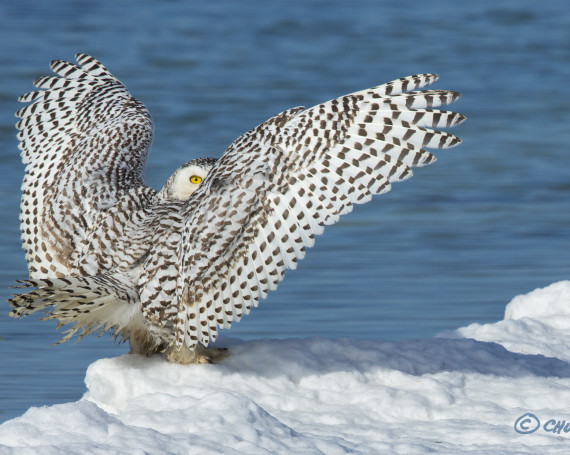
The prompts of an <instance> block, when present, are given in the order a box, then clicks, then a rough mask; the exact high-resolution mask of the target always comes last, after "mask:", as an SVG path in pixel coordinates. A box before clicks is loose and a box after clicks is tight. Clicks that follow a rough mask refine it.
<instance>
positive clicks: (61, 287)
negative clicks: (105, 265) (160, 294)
mask: <svg viewBox="0 0 570 455" xmlns="http://www.w3.org/2000/svg"><path fill="white" fill-rule="evenodd" d="M31 287H33V288H36V289H34V290H32V291H29V292H27V293H23V294H16V295H14V296H12V298H11V299H9V300H8V302H9V303H10V306H11V307H12V308H13V310H12V311H11V312H10V316H11V317H14V318H19V317H23V316H28V315H29V314H32V313H35V312H36V311H43V312H44V313H46V316H45V317H44V318H42V320H46V319H57V321H58V325H57V328H60V327H62V326H65V325H67V324H73V325H72V326H71V327H70V328H68V329H67V330H66V331H65V335H64V337H63V338H62V339H61V340H59V341H58V343H63V342H64V341H67V340H68V339H69V338H71V337H72V336H73V335H75V334H76V333H78V334H79V339H81V338H83V337H84V336H85V335H88V334H90V333H93V332H99V333H100V334H102V333H104V332H106V331H108V330H111V331H113V334H114V336H115V338H117V337H118V336H121V338H120V341H124V339H125V338H126V336H125V334H124V333H123V330H124V329H125V327H127V326H129V325H131V324H132V322H133V318H136V315H137V313H138V314H140V301H139V296H138V294H137V293H136V292H135V290H134V289H133V287H132V285H129V283H128V277H126V276H122V275H120V274H114V275H100V276H88V277H67V278H49V279H47V278H46V279H31V280H26V281H18V285H17V286H16V288H31Z"/></svg>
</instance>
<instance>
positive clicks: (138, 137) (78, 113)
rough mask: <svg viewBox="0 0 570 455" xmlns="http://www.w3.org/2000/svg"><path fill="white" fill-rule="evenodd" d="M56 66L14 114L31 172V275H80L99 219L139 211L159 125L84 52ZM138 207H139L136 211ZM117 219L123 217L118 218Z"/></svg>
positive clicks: (25, 186)
mask: <svg viewBox="0 0 570 455" xmlns="http://www.w3.org/2000/svg"><path fill="white" fill-rule="evenodd" d="M77 62H78V64H79V66H78V65H75V64H72V63H68V62H64V61H61V60H56V61H53V62H52V63H51V65H50V68H51V69H52V71H54V72H55V73H56V75H57V76H53V77H41V78H38V79H36V80H35V81H34V85H35V86H36V87H37V88H39V89H41V90H38V91H35V92H30V93H27V94H25V95H23V96H21V97H20V98H19V100H20V101H22V102H26V103H31V104H28V105H27V106H26V107H24V108H22V109H20V110H19V111H18V112H17V113H16V116H17V117H20V121H19V122H18V123H17V124H16V127H17V128H18V130H19V133H18V139H19V140H20V144H19V147H20V149H21V150H22V161H23V162H24V164H25V165H26V173H25V177H24V181H23V183H22V201H21V210H20V226H21V233H22V244H23V247H24V250H25V251H26V259H27V261H28V268H29V272H30V276H31V277H33V278H46V277H52V276H59V277H63V276H67V275H70V274H75V273H77V270H76V266H77V261H78V257H77V256H78V254H77V253H78V251H80V248H79V244H80V243H81V242H82V241H83V240H84V239H85V238H86V237H87V236H88V235H89V231H90V230H91V229H92V228H93V227H94V226H95V224H96V221H97V219H98V218H99V217H100V216H101V213H102V212H104V211H106V210H107V209H109V208H111V207H114V206H115V205H116V204H118V203H122V204H129V203H130V204H131V210H132V209H134V208H133V207H132V206H133V205H135V206H136V205H139V206H140V205H141V203H142V202H143V201H147V200H148V199H149V198H152V197H153V195H154V194H155V193H156V191H154V190H152V189H151V188H148V187H147V186H146V185H144V182H143V172H144V165H145V162H146V156H147V154H148V151H149V149H150V145H151V142H152V133H153V124H152V120H151V118H150V115H149V114H148V111H147V110H146V108H145V107H144V105H142V103H140V102H139V101H137V100H135V99H134V98H133V97H132V96H131V95H130V93H129V92H128V91H127V89H126V88H125V87H124V85H123V84H122V83H121V82H119V81H118V80H117V79H116V78H115V77H114V76H113V75H112V74H111V73H110V72H109V71H108V70H107V69H106V68H105V67H104V66H103V65H102V64H101V63H99V62H98V61H97V60H95V59H94V58H92V57H90V56H87V55H85V54H78V55H77ZM138 208H139V209H140V207H138ZM115 214H116V215H118V214H119V212H116V213H115Z"/></svg>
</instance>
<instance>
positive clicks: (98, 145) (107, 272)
mask: <svg viewBox="0 0 570 455" xmlns="http://www.w3.org/2000/svg"><path fill="white" fill-rule="evenodd" d="M78 62H79V63H80V66H76V65H72V64H69V63H68V64H64V63H56V64H53V65H52V68H54V69H55V70H56V72H58V74H59V75H60V77H59V78H52V79H46V80H41V81H40V83H39V86H40V87H43V88H45V90H44V91H42V92H39V94H37V93H38V92H35V93H32V94H28V95H25V96H24V97H23V100H24V101H28V102H32V104H31V105H29V106H28V107H27V108H24V109H23V110H22V111H20V112H19V114H18V115H19V116H20V117H22V120H21V122H20V123H19V126H18V127H19V129H20V140H21V141H22V142H21V146H22V150H23V159H24V162H25V163H27V174H26V178H25V180H24V186H23V191H24V196H23V202H22V211H23V212H22V213H23V215H22V230H23V240H24V245H25V247H26V251H27V258H28V261H29V263H30V264H31V265H30V272H31V275H32V277H33V278H40V279H35V280H32V281H29V282H26V283H25V284H27V285H30V286H35V287H36V288H37V290H35V291H31V292H30V293H28V294H20V295H18V296H15V297H14V298H13V299H12V300H11V304H12V306H13V307H14V308H15V309H14V310H13V312H12V315H14V316H20V315H25V314H28V313H30V312H32V311H35V310H37V309H42V310H46V309H47V307H50V306H51V308H53V310H52V313H48V314H51V315H52V316H53V317H56V318H58V319H59V320H60V321H61V322H63V321H65V323H67V322H71V320H74V321H76V320H78V319H81V318H82V317H83V316H80V315H82V314H84V313H83V311H84V310H85V311H86V312H87V313H96V314H98V315H99V316H93V315H90V316H89V317H88V318H83V319H81V321H80V322H79V323H78V324H77V326H76V327H80V328H81V327H82V330H83V331H84V332H85V331H86V332H87V333H89V332H90V331H92V330H91V328H92V327H99V328H103V329H113V330H115V331H116V333H118V332H120V333H122V334H123V336H126V337H129V336H131V334H132V332H133V330H134V329H132V327H133V326H135V325H136V327H137V329H136V330H138V331H140V330H143V331H147V332H148V337H149V338H150V339H155V342H154V343H151V344H154V345H159V344H161V345H165V344H166V345H169V346H170V347H174V348H176V349H183V348H184V349H189V350H194V349H196V348H197V347H200V346H207V345H208V344H209V343H210V342H211V341H213V340H215V339H216V337H217V335H218V331H219V330H220V329H223V328H228V327H230V326H231V325H232V324H233V323H234V322H235V321H239V320H240V319H241V318H242V317H243V316H244V315H246V314H248V313H249V312H250V311H251V309H252V308H253V307H255V306H257V305H258V303H259V301H260V300H261V299H263V298H265V297H266V296H267V295H268V292H269V291H271V290H274V289H276V288H277V286H278V284H279V282H280V281H281V280H282V279H283V277H284V274H285V271H286V270H288V269H295V268H296V265H297V262H298V261H299V260H301V259H303V257H304V256H305V254H306V250H307V248H310V247H311V246H313V244H314V242H315V237H316V236H317V235H320V234H322V233H323V231H324V227H325V226H327V225H330V224H334V223H335V222H336V221H338V219H339V217H340V216H341V215H344V214H346V213H349V212H350V211H351V210H352V209H353V207H354V205H355V204H362V203H365V202H367V201H369V200H370V199H371V198H372V196H373V195H376V194H382V193H385V192H387V191H389V190H390V189H391V186H392V184H393V183H395V182H399V181H403V180H405V179H407V178H409V177H410V176H411V175H412V168H413V167H419V166H425V165H428V164H431V163H432V162H433V161H435V157H434V155H432V153H430V152H429V151H427V150H426V149H428V148H432V149H433V148H449V147H453V146H455V145H457V144H459V143H460V142H461V141H460V140H459V139H458V138H457V137H456V136H454V135H452V134H450V133H447V132H444V131H440V130H439V129H440V128H448V127H453V126H455V125H458V124H459V123H461V122H462V121H463V120H464V117H463V116H462V115H461V114H457V113H454V112H450V111H445V110H441V109H438V108H439V107H440V106H444V105H447V104H450V103H452V102H454V101H455V100H456V99H457V98H458V97H459V94H458V93H457V92H453V91H446V90H426V89H424V87H426V86H427V85H429V84H432V83H433V82H435V81H436V80H437V79H438V76H437V75H434V74H420V75H415V76H409V77H405V78H401V79H398V80H395V81H392V82H389V83H387V84H383V85H380V86H377V87H373V88H370V89H367V90H363V91H359V92H355V93H352V94H349V95H345V96H342V97H340V98H336V99H333V100H331V101H328V102H326V103H322V104H319V105H317V106H314V107H312V108H310V109H305V108H303V107H297V108H294V109H290V110H287V111H285V112H283V113H281V114H278V115H276V116H275V117H273V118H271V119H269V120H268V121H267V122H265V123H263V124H261V125H259V126H258V127H256V128H254V129H252V130H251V131H249V132H247V133H245V134H244V135H242V136H241V137H239V138H238V139H236V141H234V143H233V144H231V145H230V146H229V147H228V149H227V150H226V151H225V152H224V153H223V154H222V156H221V158H220V159H219V160H218V161H217V162H216V163H215V164H214V165H213V167H211V169H210V170H209V172H208V174H207V176H206V178H205V179H204V180H203V182H202V183H201V185H200V187H199V188H198V189H197V190H196V191H195V192H194V193H192V195H191V196H190V197H189V199H187V200H182V201H172V200H167V199H165V198H164V194H166V193H167V192H166V191H165V189H163V190H162V191H161V192H159V193H157V192H155V191H154V190H152V189H150V188H148V187H146V186H145V185H144V182H143V179H142V170H143V168H144V163H145V161H146V156H147V153H148V149H149V147H150V142H151V140H152V122H151V121H150V116H149V115H148V113H147V112H146V109H144V106H142V104H141V103H140V102H138V101H136V100H134V99H133V98H132V97H131V96H130V94H129V93H128V92H127V90H126V89H125V88H124V86H123V85H122V84H121V83H120V82H118V81H117V80H116V79H115V78H114V77H113V76H112V75H111V74H110V73H109V72H108V71H107V70H106V69H105V68H104V67H103V66H102V65H101V64H100V63H99V62H97V61H96V60H95V59H93V58H92V57H88V56H85V55H83V54H80V55H79V57H78ZM57 99H62V100H65V102H63V103H61V104H62V105H63V107H62V108H61V109H58V108H57V107H55V105H54V104H53V103H58V101H53V100H57ZM67 104H71V105H73V107H71V108H68V106H67ZM44 105H45V106H47V107H45V108H44V107H43V106H44ZM34 106H36V107H35V108H33V107H34ZM26 109H27V110H26ZM114 109H118V111H115V110H114ZM36 111H37V112H36ZM71 111H76V113H75V114H74V113H73V112H71ZM78 112H83V113H79V114H78ZM38 113H39V114H38ZM48 113H49V114H48ZM52 113H53V114H54V115H55V117H56V118H57V119H58V120H57V121H58V122H63V124H64V125H65V127H64V129H63V130H64V132H65V133H64V134H61V133H58V131H60V128H59V126H58V125H59V123H58V124H52V123H49V124H45V123H42V122H44V121H45V118H44V117H45V115H51V114H52ZM37 115H40V117H41V116H44V117H41V118H40V119H36V118H35V117H34V116H37ZM51 121H52V120H48V122H51ZM53 121H54V122H55V121H56V120H53ZM39 125H44V126H43V127H42V128H43V129H47V137H48V138H49V140H50V141H55V142H54V143H55V144H56V145H57V147H58V148H57V150H52V149H50V148H49V146H48V145H47V144H48V142H49V141H48V142H46V141H47V139H46V140H44V139H42V137H44V136H42V134H41V132H40V130H41V129H42V128H40V126H39ZM46 125H51V126H46ZM65 128H67V129H65ZM52 129H53V130H54V131H52ZM79 145H80V146H79ZM44 155H46V157H45V158H41V157H42V156H44ZM41 160H46V162H49V163H51V165H50V166H49V169H48V170H46V169H45V166H40V165H38V164H37V163H38V162H40V161H41ZM209 166H211V164H210V165H209ZM73 168H76V169H80V170H81V172H77V171H74V170H73ZM171 179H172V178H171ZM171 179H169V182H170V181H171ZM167 184H168V182H167ZM165 188H166V186H165ZM86 189H89V190H90V191H91V192H89V191H88V194H89V196H88V197H87V198H86V200H84V201H83V200H78V196H77V195H78V194H85V191H86ZM34 191H35V192H34ZM60 195H62V196H60ZM62 207H66V208H65V210H67V211H68V212H69V213H66V214H65V217H63V218H62V217H61V216H59V214H58V213H55V212H57V210H62ZM46 208H49V210H53V211H55V212H54V213H52V212H48V215H47V220H46V221H45V222H42V221H41V219H40V218H39V215H38V213H44V214H46ZM30 210H31V211H30ZM34 210H35V211H34ZM28 212H30V213H28ZM62 213H63V211H62ZM65 220H71V221H67V222H66V221H65ZM60 223H62V224H61V225H60ZM66 223H67V224H66ZM26 229H29V230H30V232H27V231H26ZM24 233H25V234H24ZM58 248H59V250H61V252H62V253H61V254H60V253H59V250H58ZM42 250H47V251H48V252H50V255H51V257H50V258H49V259H47V256H45V255H44V256H42V255H41V254H40V253H38V251H42ZM52 252H54V253H52ZM64 253H65V254H64ZM35 255H37V256H38V258H39V260H37V258H36V257H35ZM54 258H55V259H54ZM54 264H55V265H54ZM52 266H53V267H55V268H52ZM46 275H47V277H46ZM68 275H75V276H76V277H77V278H73V279H76V280H80V281H79V282H72V284H66V282H64V281H58V282H57V283H59V284H58V285H57V286H54V285H53V284H50V283H52V282H53V278H52V277H59V279H60V280H70V279H71V278H69V277H67V276H68ZM62 276H66V278H62ZM48 279H49V280H51V281H49V282H48ZM81 280H84V281H81ZM101 280H102V281H101ZM108 280H111V281H108ZM107 282H110V283H114V284H112V285H109V289H108V291H107V293H106V294H105V291H104V290H105V288H106V286H107V284H106V283H107ZM116 283H120V286H119V287H118V288H117V286H118V285H117V284H116ZM113 286H115V287H113ZM65 289H67V291H65ZM117 289H119V290H117ZM89 290H90V291H92V293H93V294H95V295H96V296H94V295H92V294H89V292H88V291H89ZM84 295H86V296H88V297H86V298H84V297H83V296H84ZM103 295H105V296H104V297H102V296H103ZM70 296H73V298H75V299H76V300H75V301H76V304H74V303H73V299H72V298H70ZM102 301H104V302H105V304H104V305H103V308H106V306H113V307H114V308H119V307H120V308H123V310H121V311H122V313H121V314H122V315H123V316H121V317H118V316H117V312H114V311H110V310H109V311H107V310H97V311H91V309H90V307H89V306H90V305H94V304H93V303H92V302H99V303H100V302H102ZM111 302H112V303H111ZM73 308H78V309H81V311H77V313H78V315H77V316H76V317H73V316H70V314H72V312H73ZM92 308H95V307H92ZM133 308H134V309H133ZM63 310H65V311H63ZM48 311H49V310H48ZM64 313H65V315H64ZM125 314H126V315H128V316H124V315H125ZM113 318H116V319H117V320H116V321H114V320H113ZM125 318H126V319H127V320H128V319H129V318H131V319H132V321H135V320H136V323H135V322H133V323H132V324H129V323H128V322H127V323H124V321H125ZM93 321H98V322H97V323H95V322H93ZM141 321H143V322H141ZM97 324H99V325H97ZM125 334H126V335H125ZM131 340H132V336H131Z"/></svg>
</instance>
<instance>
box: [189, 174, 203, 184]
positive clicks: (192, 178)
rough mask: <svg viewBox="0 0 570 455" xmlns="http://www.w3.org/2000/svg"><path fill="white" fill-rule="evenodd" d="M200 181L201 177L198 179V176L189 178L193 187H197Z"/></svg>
mask: <svg viewBox="0 0 570 455" xmlns="http://www.w3.org/2000/svg"><path fill="white" fill-rule="evenodd" d="M201 181H202V177H200V176H198V175H193V176H192V177H190V183H193V184H194V185H197V184H198V183H200V182H201Z"/></svg>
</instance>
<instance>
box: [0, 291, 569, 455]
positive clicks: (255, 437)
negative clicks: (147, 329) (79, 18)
mask: <svg viewBox="0 0 570 455" xmlns="http://www.w3.org/2000/svg"><path fill="white" fill-rule="evenodd" d="M569 299H570V282H560V283H555V284H553V285H551V286H549V287H547V288H544V289H540V290H536V291H533V292H531V293H529V294H527V295H525V296H518V297H516V298H514V299H513V300H512V302H511V303H509V305H508V306H507V309H506V316H505V319H504V320H503V321H500V322H497V323H495V324H486V325H480V324H472V325H470V326H468V327H465V328H461V329H458V330H456V331H453V332H450V333H445V334H441V335H440V336H438V337H436V338H432V339H425V340H413V341H405V342H386V341H355V340H350V339H339V340H334V341H332V340H326V339H322V338H309V339H290V340H282V341H276V340H260V341H255V342H247V343H244V342H239V341H235V340H234V341H229V342H228V343H229V348H230V351H231V356H230V357H229V358H228V359H226V360H225V361H224V362H223V363H221V364H218V365H192V366H180V365H172V364H169V363H167V362H166V361H165V360H164V359H163V358H161V357H152V358H145V357H141V356H135V355H125V356H121V357H117V358H112V359H102V360H99V361H97V362H95V363H94V364H92V365H91V366H90V367H89V369H88V370H87V375H86V378H85V382H86V385H87V388H88V391H87V393H86V394H85V396H84V397H83V399H82V400H80V401H78V402H75V403H67V404H63V405H56V406H51V407H43V408H31V409H30V410H28V412H26V413H25V414H24V415H23V416H21V417H18V418H16V419H13V420H10V421H8V422H5V423H4V424H3V425H1V426H0V444H3V446H2V445H0V453H42V454H44V453H45V454H50V453H54V454H56V453H58V454H59V453H91V454H97V453H105V454H108V453H121V454H131V453H133V454H134V453H136V454H141V453H151V454H153V453H187V454H208V453H222V454H245V453H247V454H274V453H286V454H332V455H334V454H345V453H356V454H360V453H363V454H364V453H366V454H381V453H390V454H415V453H430V452H435V453H443V454H457V453H469V454H488V453H494V454H502V453H509V454H512V453H518V454H536V453H567V450H568V444H569V443H570V432H568V431H570V424H568V425H566V422H570V411H568V409H570V364H569V363H568V362H569V360H570V355H569V354H568V353H567V352H566V347H567V346H568V345H569V342H570V302H569ZM533 419H536V420H533ZM562 421H564V423H562ZM565 425H566V426H565ZM535 427H536V428H535ZM567 427H568V428H567Z"/></svg>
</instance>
